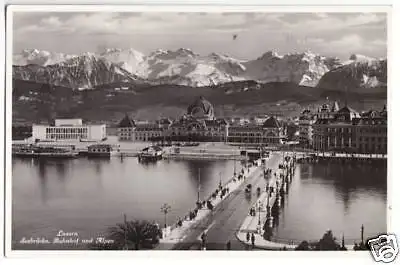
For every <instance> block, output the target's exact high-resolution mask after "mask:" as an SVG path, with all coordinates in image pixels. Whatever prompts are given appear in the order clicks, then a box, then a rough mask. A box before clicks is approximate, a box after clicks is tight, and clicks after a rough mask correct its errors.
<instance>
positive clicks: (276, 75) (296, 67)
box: [244, 51, 330, 86]
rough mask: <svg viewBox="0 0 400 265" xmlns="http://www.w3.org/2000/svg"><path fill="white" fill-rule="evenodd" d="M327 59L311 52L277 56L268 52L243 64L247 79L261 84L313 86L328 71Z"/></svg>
mask: <svg viewBox="0 0 400 265" xmlns="http://www.w3.org/2000/svg"><path fill="white" fill-rule="evenodd" d="M326 61H327V59H326V58H325V57H323V56H320V55H316V54H313V53H311V52H304V53H293V54H286V55H283V56H282V55H278V54H277V53H276V52H272V51H269V52H267V53H264V54H263V55H262V56H261V57H259V58H257V59H256V60H253V61H248V62H246V63H244V66H245V67H246V69H247V70H246V72H245V74H244V77H246V78H247V79H252V80H258V81H261V82H266V83H267V82H294V83H297V84H299V85H304V86H315V85H316V84H317V83H318V81H319V79H320V78H321V77H322V76H323V75H324V74H325V73H326V72H328V71H329V70H330V66H329V65H328V64H326Z"/></svg>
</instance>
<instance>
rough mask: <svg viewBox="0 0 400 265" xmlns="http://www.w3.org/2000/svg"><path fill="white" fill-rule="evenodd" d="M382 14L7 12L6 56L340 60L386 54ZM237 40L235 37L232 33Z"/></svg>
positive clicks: (384, 16) (383, 15)
mask: <svg viewBox="0 0 400 265" xmlns="http://www.w3.org/2000/svg"><path fill="white" fill-rule="evenodd" d="M386 19H387V15H386V13H237V12H236V13H232V12H231V13H160V12H158V13H156V12H145V13H144V12H142V13H140V12H136V13H135V12H126V13H116V12H46V13H40V12H21V11H18V12H14V16H13V53H14V54H15V53H19V52H21V51H22V50H23V49H32V48H36V49H39V50H47V51H52V52H62V53H67V54H81V53H83V52H101V51H103V50H104V49H105V48H106V47H110V48H122V49H126V48H132V49H135V50H137V51H140V52H142V53H144V54H149V53H151V52H153V51H155V50H157V49H163V50H176V49H178V48H189V49H191V50H193V51H194V52H196V53H198V54H202V55H207V54H210V53H212V52H217V53H223V54H227V55H230V56H233V57H235V58H238V59H244V60H250V59H255V58H257V57H259V56H261V55H262V54H263V53H265V52H267V51H270V50H274V51H277V52H278V53H280V54H285V53H292V52H303V51H306V50H309V51H312V52H314V53H317V54H321V55H325V56H337V57H339V58H340V59H342V60H346V59H348V58H349V57H350V55H351V54H354V53H356V54H363V55H367V56H371V57H377V58H381V57H387V55H386V52H387V21H386ZM234 35H236V36H237V37H236V38H234V37H233V36H234Z"/></svg>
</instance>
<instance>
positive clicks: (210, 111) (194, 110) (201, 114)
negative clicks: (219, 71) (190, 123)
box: [187, 97, 214, 120]
mask: <svg viewBox="0 0 400 265" xmlns="http://www.w3.org/2000/svg"><path fill="white" fill-rule="evenodd" d="M187 114H188V115H189V116H192V117H193V118H196V119H207V120H212V119H214V107H213V106H212V105H211V103H210V102H209V101H208V100H206V99H205V98H203V97H200V98H198V99H197V100H196V101H195V102H194V103H192V104H191V105H190V106H189V107H188V109H187Z"/></svg>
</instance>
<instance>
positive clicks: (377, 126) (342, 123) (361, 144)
mask: <svg viewBox="0 0 400 265" xmlns="http://www.w3.org/2000/svg"><path fill="white" fill-rule="evenodd" d="M313 147H314V149H315V150H319V151H346V152H357V153H378V154H380V153H386V152H387V112H386V107H385V108H384V109H383V110H382V111H381V112H377V111H370V112H368V113H365V114H363V115H360V114H359V113H358V112H357V111H355V110H353V109H351V108H350V107H348V106H345V107H343V108H341V109H340V110H338V111H336V112H331V113H330V116H329V118H319V119H317V121H316V122H315V124H314V125H313Z"/></svg>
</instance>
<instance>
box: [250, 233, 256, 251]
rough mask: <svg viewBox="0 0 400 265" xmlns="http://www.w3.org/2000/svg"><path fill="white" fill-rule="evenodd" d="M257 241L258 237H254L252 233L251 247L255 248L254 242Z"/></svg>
mask: <svg viewBox="0 0 400 265" xmlns="http://www.w3.org/2000/svg"><path fill="white" fill-rule="evenodd" d="M255 241H256V237H255V236H254V233H251V246H252V247H253V248H254V242H255Z"/></svg>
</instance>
